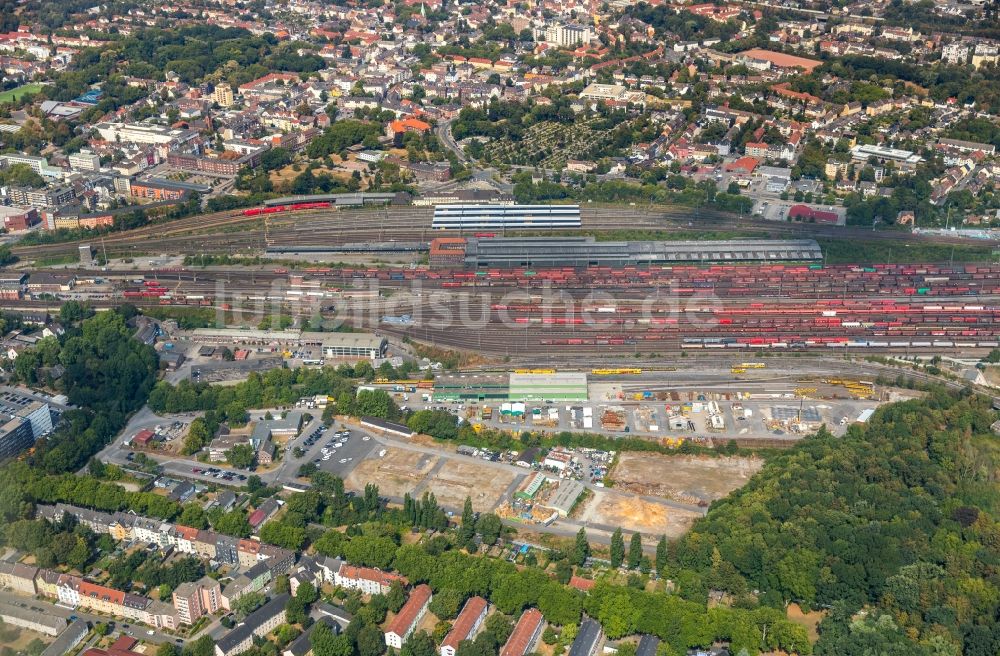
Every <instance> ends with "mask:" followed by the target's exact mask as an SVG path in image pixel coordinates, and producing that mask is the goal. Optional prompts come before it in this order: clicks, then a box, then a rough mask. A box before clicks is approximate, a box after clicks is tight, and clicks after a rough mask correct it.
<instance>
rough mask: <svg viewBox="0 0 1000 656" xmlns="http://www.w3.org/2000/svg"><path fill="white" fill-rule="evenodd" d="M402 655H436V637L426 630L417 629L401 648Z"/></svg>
mask: <svg viewBox="0 0 1000 656" xmlns="http://www.w3.org/2000/svg"><path fill="white" fill-rule="evenodd" d="M399 653H400V656H435V654H437V650H436V649H435V648H434V639H433V638H431V637H430V636H429V635H427V632H426V631H417V632H416V633H414V634H413V635H411V636H410V638H409V640H407V641H406V642H405V643H404V644H403V649H402V650H400V652H399Z"/></svg>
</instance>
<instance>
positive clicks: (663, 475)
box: [610, 452, 764, 503]
mask: <svg viewBox="0 0 1000 656" xmlns="http://www.w3.org/2000/svg"><path fill="white" fill-rule="evenodd" d="M763 466H764V461H763V460H761V459H758V458H721V457H720V458H713V457H710V456H683V455H677V456H668V455H663V454H655V453H642V452H623V453H622V454H621V455H620V456H619V458H618V464H617V465H616V466H615V468H614V471H612V472H611V474H610V477H611V479H612V480H613V481H614V482H615V487H616V488H619V489H623V490H628V491H630V492H635V493H637V494H645V495H653V496H660V497H664V498H667V499H674V500H677V501H684V502H687V503H698V502H701V501H704V502H709V503H710V502H712V501H714V500H715V499H721V498H722V497H724V496H726V495H727V494H729V493H730V492H732V491H733V490H736V489H739V488H741V487H743V485H745V484H746V482H747V481H748V480H750V477H751V476H753V475H754V474H756V473H757V472H758V471H760V468H761V467H763Z"/></svg>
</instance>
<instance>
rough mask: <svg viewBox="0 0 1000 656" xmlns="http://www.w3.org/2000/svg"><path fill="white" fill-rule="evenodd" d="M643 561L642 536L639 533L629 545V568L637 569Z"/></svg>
mask: <svg viewBox="0 0 1000 656" xmlns="http://www.w3.org/2000/svg"><path fill="white" fill-rule="evenodd" d="M641 560H642V536H641V535H640V534H639V532H638V531H636V532H635V533H633V534H632V539H631V540H630V541H629V545H628V568H629V569H635V568H637V567H638V566H639V561H641Z"/></svg>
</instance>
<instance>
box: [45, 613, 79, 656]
mask: <svg viewBox="0 0 1000 656" xmlns="http://www.w3.org/2000/svg"><path fill="white" fill-rule="evenodd" d="M88 633H90V627H89V626H88V625H87V622H85V621H84V620H73V621H72V622H71V623H70V625H69V626H67V627H66V629H65V630H64V631H63V632H62V633H60V634H59V637H57V638H56V639H55V640H54V641H53V642H52V644H50V645H49V646H48V647H46V648H45V651H43V652H42V654H41V656H66V654H68V653H70V652H72V651H73V649H74V648H75V647H76V646H77V645H78V644H80V642H82V641H83V639H84V638H85V637H86V636H87V634H88Z"/></svg>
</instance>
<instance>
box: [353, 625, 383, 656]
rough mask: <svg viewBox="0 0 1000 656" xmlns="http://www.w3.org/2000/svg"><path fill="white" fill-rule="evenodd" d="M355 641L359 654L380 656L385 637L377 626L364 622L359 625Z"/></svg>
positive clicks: (361, 655) (360, 655) (362, 655)
mask: <svg viewBox="0 0 1000 656" xmlns="http://www.w3.org/2000/svg"><path fill="white" fill-rule="evenodd" d="M357 642H358V655H359V656H382V654H383V653H385V637H384V636H383V634H382V631H381V629H379V628H378V627H377V626H373V625H371V624H366V625H365V626H363V627H361V630H360V631H358V640H357Z"/></svg>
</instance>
